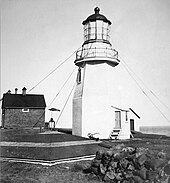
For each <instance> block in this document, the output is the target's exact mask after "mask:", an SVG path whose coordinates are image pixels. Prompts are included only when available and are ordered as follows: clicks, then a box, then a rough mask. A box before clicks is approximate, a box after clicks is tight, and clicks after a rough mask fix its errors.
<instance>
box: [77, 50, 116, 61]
mask: <svg viewBox="0 0 170 183" xmlns="http://www.w3.org/2000/svg"><path fill="white" fill-rule="evenodd" d="M96 57H106V58H114V59H118V52H117V51H116V50H115V49H112V48H107V47H106V48H97V47H94V48H83V49H82V48H81V49H80V50H78V51H77V52H76V60H81V59H85V58H96Z"/></svg>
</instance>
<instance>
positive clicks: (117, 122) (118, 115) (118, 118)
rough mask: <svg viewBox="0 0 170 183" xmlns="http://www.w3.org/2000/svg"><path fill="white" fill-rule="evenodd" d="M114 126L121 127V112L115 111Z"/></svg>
mask: <svg viewBox="0 0 170 183" xmlns="http://www.w3.org/2000/svg"><path fill="white" fill-rule="evenodd" d="M115 128H118V129H120V128H121V112H120V111H115Z"/></svg>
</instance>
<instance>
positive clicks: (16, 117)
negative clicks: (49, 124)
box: [2, 87, 46, 128]
mask: <svg viewBox="0 0 170 183" xmlns="http://www.w3.org/2000/svg"><path fill="white" fill-rule="evenodd" d="M15 91H17V90H15ZM2 100H3V101H2V127H4V128H29V127H33V126H34V124H35V123H37V126H40V125H41V126H44V123H45V107H46V103H45V99H44V95H37V94H26V88H25V87H24V88H23V89H22V94H17V92H15V94H11V92H7V93H5V94H3V99H2Z"/></svg>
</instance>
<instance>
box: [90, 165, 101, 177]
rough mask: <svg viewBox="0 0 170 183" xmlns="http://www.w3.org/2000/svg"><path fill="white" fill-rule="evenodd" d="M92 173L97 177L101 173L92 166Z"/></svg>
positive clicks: (97, 168)
mask: <svg viewBox="0 0 170 183" xmlns="http://www.w3.org/2000/svg"><path fill="white" fill-rule="evenodd" d="M91 171H92V172H93V173H94V174H95V175H98V174H99V173H100V172H99V167H94V166H92V167H91Z"/></svg>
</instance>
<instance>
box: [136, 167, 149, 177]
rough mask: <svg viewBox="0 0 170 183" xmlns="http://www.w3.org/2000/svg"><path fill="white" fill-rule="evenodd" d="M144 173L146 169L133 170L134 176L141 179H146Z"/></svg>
mask: <svg viewBox="0 0 170 183" xmlns="http://www.w3.org/2000/svg"><path fill="white" fill-rule="evenodd" d="M146 173H147V169H146V168H145V167H142V168H141V169H140V170H135V172H134V175H137V176H139V177H140V178H141V179H143V180H145V179H146Z"/></svg>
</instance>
